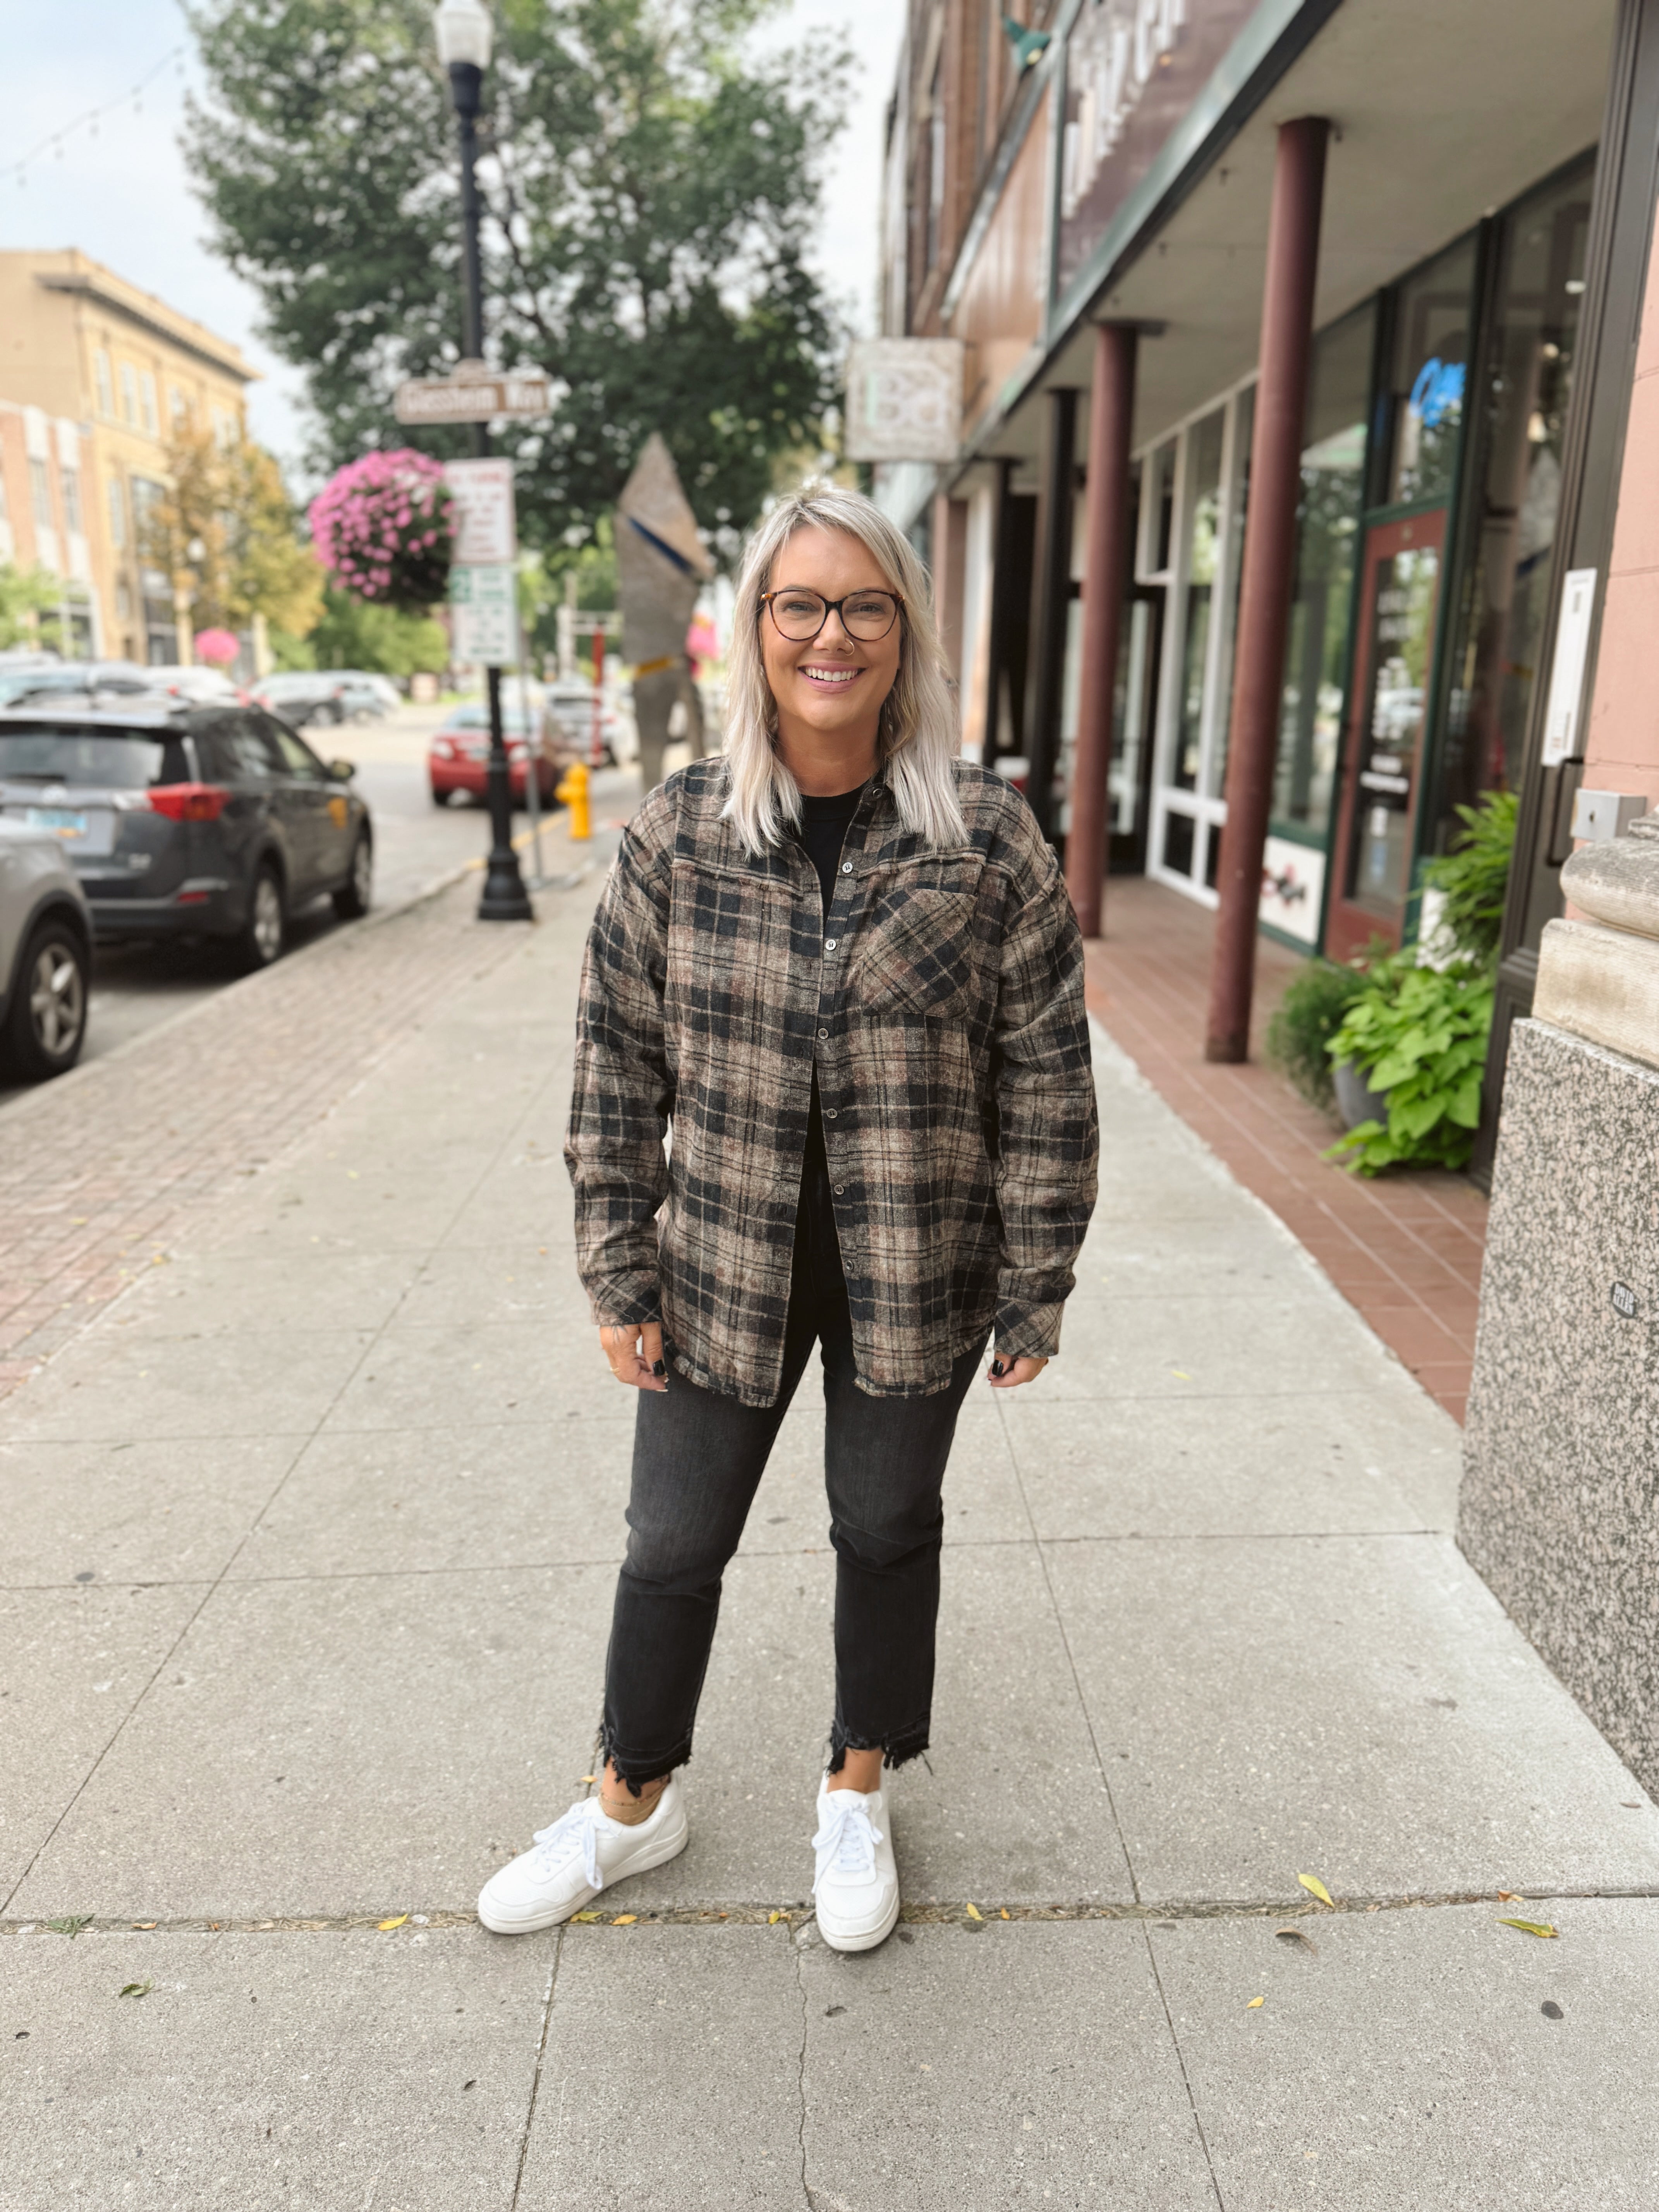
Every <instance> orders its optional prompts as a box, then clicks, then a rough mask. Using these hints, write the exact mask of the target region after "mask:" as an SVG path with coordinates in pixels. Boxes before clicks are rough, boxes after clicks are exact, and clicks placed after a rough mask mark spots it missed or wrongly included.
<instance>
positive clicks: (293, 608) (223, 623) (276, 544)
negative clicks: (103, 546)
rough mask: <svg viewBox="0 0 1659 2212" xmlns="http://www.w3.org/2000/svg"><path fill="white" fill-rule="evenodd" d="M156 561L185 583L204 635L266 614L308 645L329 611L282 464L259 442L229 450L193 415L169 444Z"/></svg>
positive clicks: (155, 514)
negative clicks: (321, 617)
mask: <svg viewBox="0 0 1659 2212" xmlns="http://www.w3.org/2000/svg"><path fill="white" fill-rule="evenodd" d="M140 548H141V550H142V551H143V555H144V557H145V559H146V560H147V561H149V562H152V563H153V565H154V566H155V567H156V568H161V569H165V570H166V571H167V572H168V574H171V575H172V576H173V579H174V580H175V582H177V583H179V584H181V585H182V586H183V587H184V589H185V593H186V595H187V597H188V599H189V602H190V623H191V629H194V630H201V629H231V630H241V629H246V628H247V626H248V623H250V622H251V621H252V618H253V617H254V616H255V615H264V617H265V618H266V620H267V621H268V622H270V623H271V624H272V625H273V626H274V627H275V628H276V629H283V630H286V631H287V632H289V635H292V636H295V637H303V636H305V635H307V632H308V631H309V630H310V629H311V627H312V625H313V623H315V622H316V620H317V617H319V614H320V613H321V612H322V608H323V571H322V566H321V563H320V562H319V561H318V559H317V556H316V555H315V554H314V553H313V551H312V550H311V548H310V547H309V546H308V545H307V544H305V543H304V542H303V541H302V540H301V536H300V530H299V517H298V515H297V513H295V508H294V506H293V503H292V501H290V500H289V496H288V493H287V490H286V489H285V488H284V486H283V477H282V471H281V470H280V469H279V468H278V467H277V465H276V461H275V460H274V459H272V457H271V456H270V454H269V453H266V452H265V451H264V448H263V447H259V446H256V445H255V444H254V443H253V442H252V440H251V439H246V438H238V439H234V440H233V441H231V442H229V443H228V444H227V443H226V442H224V441H222V440H221V439H219V438H216V437H215V436H214V435H212V434H211V433H210V431H209V430H208V429H207V428H205V426H204V425H202V424H200V423H198V422H195V421H194V420H193V419H192V418H191V417H190V416H185V418H184V419H183V420H182V421H180V422H177V423H175V425H174V426H173V434H172V435H171V437H170V438H169V439H168V441H167V489H166V492H165V494H164V495H163V496H162V498H161V500H160V501H157V503H156V504H155V506H154V507H151V508H149V510H148V511H147V513H146V514H145V515H144V517H143V522H142V525H141V532H140Z"/></svg>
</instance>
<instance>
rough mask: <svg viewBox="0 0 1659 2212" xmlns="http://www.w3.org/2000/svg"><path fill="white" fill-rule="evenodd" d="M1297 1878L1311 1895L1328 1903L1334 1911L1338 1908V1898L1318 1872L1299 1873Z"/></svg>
mask: <svg viewBox="0 0 1659 2212" xmlns="http://www.w3.org/2000/svg"><path fill="white" fill-rule="evenodd" d="M1297 1881H1299V1882H1300V1883H1301V1885H1302V1887H1303V1888H1304V1889H1305V1890H1306V1891H1307V1893H1308V1894H1309V1896H1310V1897H1316V1898H1317V1899H1319V1901H1320V1903H1321V1904H1322V1905H1329V1906H1330V1908H1331V1910H1332V1911H1335V1910H1336V1899H1334V1897H1333V1896H1332V1895H1331V1893H1330V1892H1329V1890H1328V1889H1327V1888H1326V1887H1325V1885H1324V1883H1323V1882H1322V1881H1321V1880H1320V1879H1319V1876H1318V1875H1316V1874H1299V1875H1297Z"/></svg>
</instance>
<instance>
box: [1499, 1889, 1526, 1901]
mask: <svg viewBox="0 0 1659 2212" xmlns="http://www.w3.org/2000/svg"><path fill="white" fill-rule="evenodd" d="M1520 1897H1521V1892H1520V1891H1519V1890H1518V1889H1500V1890H1499V1891H1498V1903H1499V1904H1500V1905H1515V1904H1516V1903H1518V1902H1519V1900H1520Z"/></svg>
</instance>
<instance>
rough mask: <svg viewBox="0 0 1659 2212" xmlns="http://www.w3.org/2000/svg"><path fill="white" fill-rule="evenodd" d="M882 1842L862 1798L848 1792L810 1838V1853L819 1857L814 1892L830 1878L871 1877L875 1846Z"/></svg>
mask: <svg viewBox="0 0 1659 2212" xmlns="http://www.w3.org/2000/svg"><path fill="white" fill-rule="evenodd" d="M881 1839H882V1838H881V1830H880V1829H879V1828H878V1827H877V1826H876V1825H875V1823H874V1821H872V1820H871V1818H870V1815H869V1813H868V1811H867V1810H866V1807H865V1802H864V1800H863V1798H862V1797H860V1796H858V1795H857V1794H856V1793H855V1792H854V1791H852V1790H848V1791H847V1792H846V1793H845V1795H843V1796H842V1800H841V1802H840V1804H839V1805H836V1806H835V1807H833V1808H832V1809H831V1810H830V1811H829V1813H828V1814H826V1815H825V1818H824V1823H823V1826H822V1827H821V1828H820V1829H819V1830H818V1832H817V1835H816V1836H814V1837H813V1838H812V1849H813V1850H815V1851H817V1853H818V1870H817V1877H816V1879H815V1880H814V1881H813V1883H812V1887H813V1889H814V1891H816V1890H817V1886H818V1883H819V1882H821V1881H823V1878H824V1876H825V1875H829V1874H845V1875H871V1874H873V1873H874V1872H875V1870H876V1845H877V1844H878V1843H879V1842H880V1841H881Z"/></svg>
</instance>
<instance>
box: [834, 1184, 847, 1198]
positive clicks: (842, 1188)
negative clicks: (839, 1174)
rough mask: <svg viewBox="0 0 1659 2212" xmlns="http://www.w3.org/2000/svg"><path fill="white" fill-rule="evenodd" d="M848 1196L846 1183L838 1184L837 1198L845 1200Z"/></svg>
mask: <svg viewBox="0 0 1659 2212" xmlns="http://www.w3.org/2000/svg"><path fill="white" fill-rule="evenodd" d="M846 1195H847V1186H846V1184H845V1183H844V1182H838V1183H837V1184H836V1197H837V1198H844V1197H845V1196H846Z"/></svg>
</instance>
